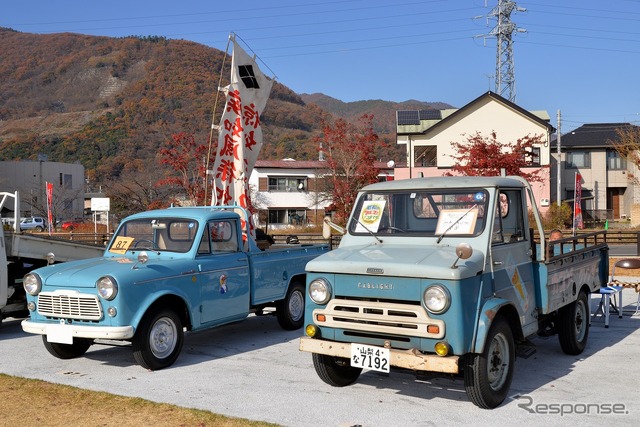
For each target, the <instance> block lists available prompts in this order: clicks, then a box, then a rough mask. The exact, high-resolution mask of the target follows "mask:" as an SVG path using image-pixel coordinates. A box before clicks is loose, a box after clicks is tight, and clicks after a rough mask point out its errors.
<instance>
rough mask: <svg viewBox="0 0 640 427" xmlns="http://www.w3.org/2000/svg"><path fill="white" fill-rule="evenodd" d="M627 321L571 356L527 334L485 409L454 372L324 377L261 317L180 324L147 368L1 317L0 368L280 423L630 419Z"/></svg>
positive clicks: (631, 329)
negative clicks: (506, 389) (79, 350)
mask: <svg viewBox="0 0 640 427" xmlns="http://www.w3.org/2000/svg"><path fill="white" fill-rule="evenodd" d="M625 300H626V302H628V303H630V302H631V301H633V302H634V303H635V300H636V294H635V293H634V292H633V291H631V290H625ZM593 302H594V304H595V299H594V300H593ZM634 307H635V304H634ZM629 308H630V307H629ZM639 327H640V316H638V315H636V316H634V317H629V316H626V317H625V318H623V319H618V318H617V317H614V318H612V319H611V327H610V328H609V329H605V328H604V327H603V323H602V321H601V320H596V321H595V322H594V324H593V326H592V328H591V334H590V338H589V345H588V347H587V350H586V351H585V352H584V353H583V354H582V355H580V356H579V357H576V356H566V355H564V354H563V353H562V352H561V350H560V347H559V344H558V341H557V337H550V338H545V339H543V338H538V337H537V338H535V339H534V342H535V343H536V345H537V348H538V351H537V353H536V354H534V355H533V356H531V357H530V358H528V359H518V360H517V361H516V372H515V376H514V380H513V384H512V387H511V395H513V396H514V397H513V398H510V399H508V400H507V401H506V402H505V403H504V404H503V405H502V406H500V407H499V408H496V409H494V410H482V409H479V408H477V407H475V406H474V405H473V404H472V403H470V402H469V401H468V399H467V397H466V394H465V392H464V387H463V383H462V380H461V379H453V378H419V379H417V378H416V377H415V376H413V375H411V374H409V373H404V372H392V373H391V374H390V375H389V376H387V375H385V374H378V373H373V372H366V373H364V374H363V375H361V377H360V379H359V380H358V382H357V383H356V384H354V385H352V386H350V387H345V388H332V387H330V386H328V385H325V384H324V383H323V382H321V381H320V380H319V379H318V377H317V376H316V374H315V371H314V370H313V366H312V363H311V356H310V355H309V354H306V353H301V352H299V351H298V338H299V336H300V331H295V332H287V331H283V330H281V329H280V328H279V327H278V324H277V321H276V319H275V318H273V317H255V316H252V317H250V318H248V319H247V320H246V321H244V322H240V323H236V324H233V325H228V326H225V327H222V328H218V329H216V330H211V331H206V332H200V333H193V334H189V335H187V338H186V340H185V346H184V349H183V353H182V354H181V356H180V357H179V359H178V361H177V363H176V364H175V365H174V366H172V367H170V368H168V369H165V370H161V371H156V372H151V371H147V370H145V369H142V368H141V367H139V366H138V365H136V364H135V362H134V359H133V355H132V354H131V351H130V348H129V347H122V346H107V345H95V346H93V347H92V348H91V349H90V350H89V352H88V353H87V354H86V357H83V358H79V359H75V360H58V359H56V358H54V357H52V356H50V355H49V354H48V353H47V352H46V350H45V349H44V347H43V346H42V342H41V339H40V337H39V336H33V335H27V334H25V333H23V332H22V329H21V328H20V323H19V320H15V319H8V320H5V321H4V322H3V325H2V328H0V372H2V373H6V374H10V375H15V376H20V377H27V378H38V379H42V380H46V381H50V382H55V383H62V384H68V385H72V386H77V387H81V388H85V389H91V390H99V391H106V392H110V393H115V394H119V395H125V396H137V397H142V398H145V399H149V400H152V401H156V402H166V403H172V404H176V405H180V406H185V407H193V408H199V409H204V410H208V411H212V412H216V413H220V414H225V415H229V416H238V417H244V418H249V419H254V420H262V421H269V422H274V423H279V424H282V425H285V426H314V425H323V426H355V425H359V426H385V427H388V426H430V425H436V424H437V425H452V424H462V425H488V424H489V423H491V425H510V426H512V425H527V426H529V425H539V426H548V425H550V424H551V425H576V424H579V425H581V426H596V425H597V426H601V425H603V424H607V425H617V426H624V425H628V426H631V425H637V421H638V419H639V416H640V403H639V400H638V395H639V393H640V382H639V381H640V360H639V359H640V331H639V330H638V329H639ZM54 402H55V399H53V396H52V405H54V404H55V403H54ZM614 405H619V406H615V407H614ZM25 406H26V407H28V402H25ZM26 411H28V410H26ZM531 411H533V412H537V413H532V412H531ZM560 411H562V412H564V414H562V415H560V414H559V413H558V412H560ZM598 411H600V412H606V414H602V413H600V414H599V415H598V414H597V412H598ZM614 411H620V412H622V414H611V412H614Z"/></svg>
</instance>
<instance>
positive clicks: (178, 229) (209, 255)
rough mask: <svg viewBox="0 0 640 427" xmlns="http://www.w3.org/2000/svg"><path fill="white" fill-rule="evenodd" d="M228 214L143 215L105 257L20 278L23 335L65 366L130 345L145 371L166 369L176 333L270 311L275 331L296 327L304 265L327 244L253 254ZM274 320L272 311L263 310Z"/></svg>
mask: <svg viewBox="0 0 640 427" xmlns="http://www.w3.org/2000/svg"><path fill="white" fill-rule="evenodd" d="M248 215H249V213H248V212H247V211H246V210H244V209H241V208H239V207H236V206H207V207H179V208H168V209H163V210H154V211H148V212H143V213H139V214H135V215H132V216H130V217H127V218H126V219H125V220H123V221H122V223H121V224H120V225H119V227H118V229H117V230H116V232H115V234H114V236H113V238H112V240H111V242H110V243H109V244H108V246H107V248H106V250H105V252H104V255H103V256H102V257H100V258H92V259H88V260H82V261H71V262H66V263H63V264H54V265H50V266H46V267H42V268H39V269H36V270H34V271H32V272H30V273H29V274H27V275H26V276H25V277H24V288H25V290H26V293H27V308H28V309H29V313H30V317H29V318H28V319H26V320H24V321H23V322H22V328H23V330H24V331H26V332H29V333H34V334H41V335H42V337H43V342H44V345H45V347H46V349H47V350H48V351H49V352H50V353H51V354H52V355H54V356H56V357H59V358H62V359H69V358H74V357H79V356H82V355H83V354H84V353H85V352H86V351H87V350H88V349H89V347H90V346H91V345H92V344H93V343H94V342H95V341H96V340H124V341H130V342H131V345H132V349H133V354H134V357H135V360H136V361H137V362H138V363H139V364H140V365H142V366H143V367H145V368H147V369H151V370H156V369H162V368H165V367H167V366H170V365H171V364H173V363H174V362H175V360H176V359H177V357H178V355H179V353H180V351H181V348H182V344H183V339H184V331H185V330H187V331H195V330H200V329H205V328H211V327H215V326H219V325H222V324H226V323H230V322H235V321H238V320H242V319H244V318H245V317H247V316H248V315H249V314H251V313H260V314H262V313H264V312H265V310H267V311H270V310H268V309H270V308H274V307H275V309H276V311H275V314H276V315H277V319H278V322H279V323H280V325H281V326H282V327H283V328H286V329H297V328H300V327H301V326H302V324H303V316H304V283H305V274H306V273H305V271H304V267H305V265H306V264H307V263H308V262H309V261H310V260H312V259H313V258H315V257H316V256H318V255H320V254H321V253H323V252H326V251H328V246H327V245H321V244H320V245H300V244H297V245H273V246H271V247H270V248H268V249H265V248H264V247H263V248H262V249H261V248H260V247H258V244H257V243H256V241H255V240H254V239H253V237H252V233H248V232H247V230H246V224H247V218H249V217H248ZM271 312H272V311H271Z"/></svg>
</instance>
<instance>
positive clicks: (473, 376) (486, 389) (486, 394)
mask: <svg viewBox="0 0 640 427" xmlns="http://www.w3.org/2000/svg"><path fill="white" fill-rule="evenodd" d="M465 359H466V360H465V362H466V363H465V365H464V388H465V390H466V392H467V396H468V397H469V400H471V402H473V403H474V404H475V405H476V406H479V407H480V408H483V409H493V408H495V407H496V406H498V405H500V404H501V403H502V402H503V401H504V399H505V398H506V397H507V393H508V392H509V387H511V379H512V378H513V369H514V364H515V345H514V342H513V332H512V331H511V328H510V327H509V324H508V323H507V321H506V320H505V319H504V317H501V316H498V317H496V318H495V320H494V321H493V324H492V325H491V328H490V329H489V334H488V335H487V341H486V343H485V346H484V351H483V352H482V354H469V355H467V357H466V358H465Z"/></svg>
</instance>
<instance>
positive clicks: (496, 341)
mask: <svg viewBox="0 0 640 427" xmlns="http://www.w3.org/2000/svg"><path fill="white" fill-rule="evenodd" d="M509 369H510V366H509V343H508V342H507V339H506V337H505V336H504V335H502V334H498V335H496V336H495V337H493V340H492V341H491V344H490V346H489V354H488V360H487V376H488V379H489V385H490V386H491V388H492V389H493V390H498V389H500V388H501V387H502V386H503V385H504V383H505V381H506V380H507V374H508V373H509Z"/></svg>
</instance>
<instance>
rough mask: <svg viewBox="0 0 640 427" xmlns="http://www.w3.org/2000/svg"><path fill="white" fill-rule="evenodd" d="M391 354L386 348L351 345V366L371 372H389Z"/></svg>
mask: <svg viewBox="0 0 640 427" xmlns="http://www.w3.org/2000/svg"><path fill="white" fill-rule="evenodd" d="M390 356H391V353H390V352H389V349H388V348H382V347H374V346H370V345H365V344H351V366H353V367H355V368H363V369H370V370H372V371H380V372H387V373H388V372H389V368H390V359H391V357H390Z"/></svg>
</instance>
